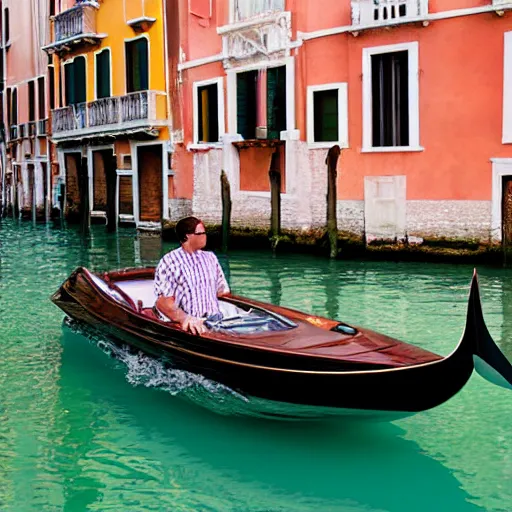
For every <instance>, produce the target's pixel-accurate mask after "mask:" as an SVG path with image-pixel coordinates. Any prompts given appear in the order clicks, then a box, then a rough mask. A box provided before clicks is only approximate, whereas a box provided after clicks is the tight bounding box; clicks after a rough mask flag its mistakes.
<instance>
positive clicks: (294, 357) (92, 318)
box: [52, 269, 512, 413]
mask: <svg viewBox="0 0 512 512" xmlns="http://www.w3.org/2000/svg"><path fill="white" fill-rule="evenodd" d="M130 272H131V273H130ZM137 272H138V273H137ZM144 272H150V270H148V271H143V270H140V271H135V270H132V271H126V273H124V274H123V273H112V274H111V277H112V279H113V281H114V282H115V280H116V279H122V278H123V276H124V277H126V276H130V277H132V278H133V277H134V276H135V278H137V276H144V275H145V274H144ZM146 277H147V276H146ZM471 293H472V296H471V297H472V298H470V308H469V311H468V324H467V326H466V332H465V334H464V336H463V338H462V340H461V342H460V343H459V346H458V347H457V349H456V350H455V351H454V352H453V353H452V354H451V355H450V356H448V357H446V358H442V357H440V356H438V355H436V354H433V353H430V352H427V351H424V350H421V349H418V348H416V347H413V346H412V345H408V344H405V343H402V342H399V341H397V340H391V339H390V338H388V337H386V336H384V335H379V334H378V333H374V332H372V331H368V330H365V329H359V330H358V333H359V334H358V336H359V337H353V339H352V338H351V337H350V336H347V337H344V338H340V340H339V341H336V340H335V341H334V342H331V341H330V342H329V343H331V345H329V344H327V345H326V344H325V343H323V341H322V339H321V335H322V334H325V333H327V332H330V331H329V329H330V327H331V326H332V325H335V324H336V322H335V321H329V320H327V319H321V318H319V317H311V316H307V315H304V314H302V313H300V312H295V311H292V310H287V309H284V308H277V307H275V306H271V305H268V304H265V305H264V306H266V307H267V308H268V309H272V310H273V311H275V312H277V313H279V314H282V315H285V316H288V317H289V318H292V319H293V320H294V321H295V322H298V323H299V324H300V327H301V329H302V331H298V332H299V333H300V332H302V333H304V335H306V334H308V333H309V334H310V335H311V336H313V337H315V336H316V337H317V338H318V339H320V341H319V342H318V343H317V344H316V345H315V344H313V345H311V347H312V348H311V347H310V346H309V345H308V344H307V343H308V341H307V340H305V341H304V343H302V340H301V339H298V340H296V339H294V338H292V337H291V334H288V335H287V336H289V337H290V340H291V341H288V340H287V339H284V336H285V335H283V339H284V341H282V340H280V338H279V337H278V336H277V337H274V338H273V339H270V338H269V341H268V344H267V345H265V343H264V341H265V340H260V342H259V343H256V344H255V343H252V342H251V341H250V340H249V341H244V340H243V339H242V340H240V339H239V338H238V339H235V340H230V339H227V338H225V337H224V338H223V337H219V336H216V335H211V336H204V337H198V336H193V335H191V334H188V333H185V332H183V331H181V330H180V329H178V328H176V327H175V326H173V325H172V324H169V323H164V322H160V321H157V320H151V319H148V318H147V317H145V316H144V315H143V314H142V313H140V312H138V311H136V310H133V309H131V308H127V307H123V306H120V305H119V304H117V303H116V302H115V301H112V300H109V298H108V297H106V296H105V295H103V294H101V293H99V292H98V290H97V289H96V288H95V286H94V284H93V283H92V282H91V280H90V279H89V278H88V272H87V271H86V270H85V269H77V271H75V272H74V273H73V274H72V275H71V276H70V278H69V279H68V280H67V281H66V282H65V283H64V284H63V285H62V287H61V288H60V289H59V291H58V292H57V293H56V294H55V295H54V296H53V297H52V300H53V301H54V302H55V304H56V305H57V306H59V307H60V308H61V309H62V310H63V311H64V312H65V313H66V314H67V315H68V316H69V317H71V318H73V319H74V320H78V321H80V322H84V323H85V324H87V325H89V326H92V327H94V328H96V329H98V330H100V331H102V332H103V333H105V334H106V335H107V336H108V337H109V338H111V339H112V340H114V341H116V342H117V343H121V344H128V345H129V346H131V347H133V348H134V349H136V350H140V351H142V352H144V353H146V354H148V355H150V356H153V357H156V358H159V359H161V360H164V361H167V362H168V363H169V364H172V365H173V366H175V367H178V368H181V369H185V370H187V371H190V372H192V373H196V374H200V375H203V376H205V377H207V378H209V379H212V380H214V381H216V382H219V383H221V384H224V385H226V386H228V387H230V388H231V389H233V390H235V391H237V392H239V393H241V394H243V395H247V396H252V397H258V398H261V399H266V400H273V401H276V402H284V403H289V404H296V405H305V406H317V407H327V408H339V409H343V410H349V411H350V410H353V411H354V412H356V411H389V412H395V413H414V412H418V411H422V410H426V409H430V408H432V407H435V406H437V405H440V404H441V403H443V402H445V401H446V400H448V399H450V398H451V397H452V396H454V395H455V394H456V393H457V392H458V391H460V389H461V388H462V387H463V386H464V385H465V384H466V382H467V381H468V379H469V378H470V376H471V373H472V372H473V369H474V363H473V356H474V355H475V353H476V351H477V348H478V343H480V345H482V346H486V347H487V346H488V345H489V344H492V345H493V346H494V347H495V348H496V350H498V352H499V349H497V347H496V345H494V342H493V341H492V339H491V338H490V336H489V335H488V333H487V329H486V328H485V324H483V317H481V318H480V317H479V314H478V311H480V316H481V309H479V308H480V303H479V298H478V285H477V284H476V277H475V278H474V281H473V287H472V292H471ZM233 300H234V301H237V300H239V301H243V300H247V299H243V298H239V297H233ZM247 301H248V300H247ZM248 302H251V303H253V304H257V305H260V303H255V302H254V301H248ZM304 319H306V320H304ZM307 319H309V320H307ZM322 322H324V323H322ZM329 322H331V323H329ZM311 323H313V324H315V323H316V324H318V325H323V328H324V331H325V333H323V332H319V331H318V332H317V331H314V330H311V328H310V324H311ZM302 324H304V325H302ZM318 329H321V328H320V327H318ZM482 333H483V334H482ZM485 333H487V338H486V337H485ZM330 336H331V338H329V340H331V339H334V338H332V335H330ZM278 342H279V343H280V344H279V343H278ZM292 342H293V343H295V345H297V346H298V345H300V343H302V345H303V347H302V348H300V349H289V348H286V347H287V346H289V345H290V344H292ZM325 346H327V348H325ZM304 347H305V348H304ZM369 347H370V348H372V347H373V349H372V350H370V349H369ZM475 347H476V348H475ZM322 350H323V351H324V352H325V354H323V355H322ZM343 351H345V355H343V354H342V352H343ZM337 353H339V354H338V355H337ZM499 354H500V355H501V353H499ZM486 357H487V356H486ZM497 357H498V359H499V356H497ZM501 357H503V356H502V355H501ZM487 359H489V357H487ZM491 359H492V358H491ZM503 359H504V358H503ZM505 361H506V359H505ZM487 362H488V363H489V364H490V365H491V366H493V361H491V362H489V361H487ZM499 363H500V364H501V365H502V367H501V375H502V376H503V378H504V379H505V381H506V382H508V383H510V384H512V367H510V364H509V363H508V361H506V363H503V360H501V359H500V361H499ZM507 364H508V366H507ZM509 367H510V368H509Z"/></svg>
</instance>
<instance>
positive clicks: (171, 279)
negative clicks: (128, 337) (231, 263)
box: [155, 217, 230, 334]
mask: <svg viewBox="0 0 512 512" xmlns="http://www.w3.org/2000/svg"><path fill="white" fill-rule="evenodd" d="M176 235H177V236H178V240H179V242H180V244H181V247H179V248H178V249H175V250H173V251H170V252H168V253H167V254H166V255H165V256H164V257H163V258H162V259H161V260H160V262H159V264H158V266H157V268H156V270H155V295H156V297H157V300H156V303H155V309H156V312H157V314H159V316H160V317H161V318H163V319H169V320H171V321H173V322H178V323H179V324H180V325H181V327H182V329H183V330H185V331H189V332H191V333H193V334H202V333H204V332H205V331H206V327H205V325H204V322H205V320H206V319H207V318H209V317H212V316H216V315H219V316H220V315H221V311H220V306H219V300H218V297H220V296H222V295H225V294H227V293H229V291H230V290H229V286H228V283H227V281H226V278H225V276H224V272H223V271H222V268H221V266H220V264H219V260H218V259H217V257H216V256H215V254H214V253H213V252H209V251H203V250H202V249H203V248H204V247H205V246H206V230H205V227H204V224H203V223H202V221H201V220H199V219H197V218H196V217H186V218H184V219H181V220H180V221H179V222H178V223H177V224H176Z"/></svg>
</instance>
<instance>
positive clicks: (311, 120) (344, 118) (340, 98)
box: [307, 82, 348, 147]
mask: <svg viewBox="0 0 512 512" xmlns="http://www.w3.org/2000/svg"><path fill="white" fill-rule="evenodd" d="M347 111H348V104H347V84H346V83H341V82H340V83H332V84H325V85H312V86H309V87H308V119H307V123H308V124H307V132H308V133H307V138H308V143H310V144H316V143H319V144H320V145H322V144H323V145H325V143H334V142H335V143H337V144H339V145H340V146H341V147H348V114H347ZM327 145H329V146H330V145H332V144H327Z"/></svg>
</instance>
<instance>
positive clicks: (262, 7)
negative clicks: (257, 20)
mask: <svg viewBox="0 0 512 512" xmlns="http://www.w3.org/2000/svg"><path fill="white" fill-rule="evenodd" d="M233 2H234V21H242V20H245V19H247V18H252V17H254V16H262V15H264V14H267V13H271V12H276V11H284V0H233Z"/></svg>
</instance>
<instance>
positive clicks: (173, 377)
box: [64, 318, 409, 421]
mask: <svg viewBox="0 0 512 512" xmlns="http://www.w3.org/2000/svg"><path fill="white" fill-rule="evenodd" d="M64 324H65V325H66V326H67V328H68V329H70V330H71V331H72V332H74V333H76V334H79V335H81V336H84V337H85V338H86V339H87V340H88V341H89V342H90V343H92V344H93V345H95V346H96V347H98V348H99V349H100V350H101V351H102V352H104V353H105V354H106V355H108V356H109V357H111V358H114V359H115V360H117V361H119V362H121V363H122V364H123V365H124V367H125V368H126V380H127V381H128V382H129V383H130V384H131V385H132V386H145V387H147V388H155V389H159V390H161V391H165V392H167V393H170V394H171V395H173V396H177V397H179V398H183V399H185V400H188V401H190V402H193V403H195V404H197V405H199V406H201V407H204V408H206V409H209V410H211V411H213V412H215V413H217V414H220V415H224V416H249V417H256V418H267V419H269V418H270V419H273V420H281V421H293V420H318V419H324V420H325V419H328V418H336V417H339V416H343V417H344V418H347V417H350V418H352V419H361V418H364V419H365V420H368V419H370V420H371V419H373V420H376V421H390V420H394V419H399V418H402V417H406V416H409V414H408V413H395V412H389V413H386V412H382V411H355V410H346V409H335V408H330V407H315V406H307V405H300V404H288V403H283V402H275V401H272V400H265V399H261V398H257V397H251V396H245V395H243V394H241V393H239V392H237V391H235V390H233V389H231V388H229V387H228V386H225V385H223V384H220V383H218V382H215V381H212V380H210V379H207V378H206V377H204V376H202V375H198V374H195V373H191V372H187V371H185V370H180V369H178V368H173V367H170V366H169V365H168V363H165V364H164V363H163V362H162V361H160V360H158V359H155V358H153V357H150V356H148V355H146V354H144V353H142V352H134V350H133V349H132V348H130V347H129V346H128V345H124V346H119V345H117V344H115V343H114V342H112V341H110V340H108V339H107V338H106V337H105V335H104V334H102V333H101V332H99V331H97V330H95V329H94V328H92V327H90V326H88V325H86V324H83V323H81V322H78V321H76V320H71V319H70V318H66V319H65V320H64Z"/></svg>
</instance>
